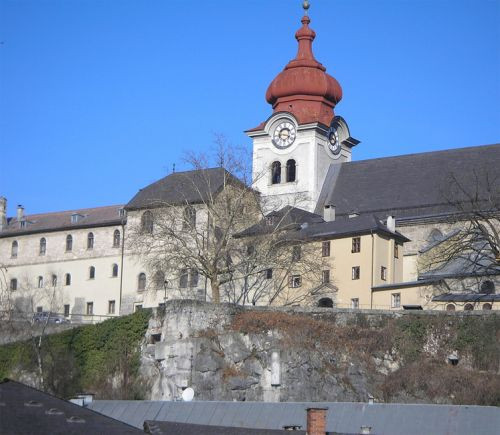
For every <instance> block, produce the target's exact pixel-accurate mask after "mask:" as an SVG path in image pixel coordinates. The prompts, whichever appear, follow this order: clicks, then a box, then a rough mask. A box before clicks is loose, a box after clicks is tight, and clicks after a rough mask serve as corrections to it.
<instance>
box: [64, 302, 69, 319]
mask: <svg viewBox="0 0 500 435" xmlns="http://www.w3.org/2000/svg"><path fill="white" fill-rule="evenodd" d="M64 317H69V305H65V306H64Z"/></svg>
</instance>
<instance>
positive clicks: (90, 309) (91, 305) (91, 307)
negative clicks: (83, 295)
mask: <svg viewBox="0 0 500 435" xmlns="http://www.w3.org/2000/svg"><path fill="white" fill-rule="evenodd" d="M93 314H94V303H93V302H87V316H92V315H93Z"/></svg>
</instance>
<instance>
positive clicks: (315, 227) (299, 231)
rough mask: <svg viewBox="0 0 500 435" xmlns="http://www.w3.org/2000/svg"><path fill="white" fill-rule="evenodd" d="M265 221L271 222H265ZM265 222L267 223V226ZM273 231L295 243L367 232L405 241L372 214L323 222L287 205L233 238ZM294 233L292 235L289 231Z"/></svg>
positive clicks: (405, 239)
mask: <svg viewBox="0 0 500 435" xmlns="http://www.w3.org/2000/svg"><path fill="white" fill-rule="evenodd" d="M268 219H273V220H271V221H269V220H268ZM269 222H270V224H268V223H269ZM276 229H278V230H280V229H283V230H289V232H288V233H287V236H289V237H291V238H293V239H296V240H307V239H336V238H341V237H349V236H351V235H358V234H366V233H369V232H371V231H372V232H374V233H377V234H386V235H388V236H390V237H395V238H397V239H398V240H400V241H402V242H407V241H408V240H409V239H407V238H406V237H405V236H403V235H402V234H400V233H399V232H397V231H395V232H393V231H391V230H390V229H389V228H387V226H386V225H385V224H384V223H382V221H381V220H380V219H378V218H377V217H376V216H373V215H364V216H356V217H353V218H347V217H340V218H338V219H335V220H334V221H330V222H325V221H324V220H323V218H322V217H321V216H320V215H318V214H315V213H310V212H308V211H305V210H301V209H299V208H295V207H290V206H286V207H284V208H282V209H281V210H278V211H274V212H271V213H269V214H268V215H266V217H265V218H264V219H262V220H261V221H260V222H259V223H257V224H255V225H253V226H251V227H249V228H247V229H246V230H244V231H242V232H240V233H238V234H237V237H249V236H256V235H262V234H268V233H270V232H272V231H275V230H276ZM290 230H291V231H290ZM294 230H295V232H293V231H294Z"/></svg>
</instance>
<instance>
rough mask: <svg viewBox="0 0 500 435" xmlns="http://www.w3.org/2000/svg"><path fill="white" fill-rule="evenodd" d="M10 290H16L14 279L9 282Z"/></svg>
mask: <svg viewBox="0 0 500 435" xmlns="http://www.w3.org/2000/svg"><path fill="white" fill-rule="evenodd" d="M10 289H11V290H17V279H16V278H12V279H11V280H10Z"/></svg>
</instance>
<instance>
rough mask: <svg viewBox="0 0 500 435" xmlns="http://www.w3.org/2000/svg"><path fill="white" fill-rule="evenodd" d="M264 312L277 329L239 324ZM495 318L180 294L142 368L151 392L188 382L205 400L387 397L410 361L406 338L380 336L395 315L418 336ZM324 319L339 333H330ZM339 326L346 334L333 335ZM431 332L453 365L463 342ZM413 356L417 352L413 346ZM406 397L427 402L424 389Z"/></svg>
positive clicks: (160, 316) (426, 343)
mask: <svg viewBox="0 0 500 435" xmlns="http://www.w3.org/2000/svg"><path fill="white" fill-rule="evenodd" d="M263 315H264V316H265V318H266V319H269V321H271V322H274V323H273V325H275V326H276V327H272V328H267V327H263V328H262V330H261V331H253V330H250V331H251V332H248V331H246V332H245V331H242V330H238V328H235V327H234V322H235V319H237V318H238V317H239V316H245V319H247V320H248V319H252V317H255V318H258V317H259V316H260V317H262V316H263ZM412 316H413V317H412ZM487 316H495V314H494V313H487V314H486V313H485V314H483V313H475V312H467V313H443V312H419V313H412V312H404V311H399V312H394V311H390V312H389V311H373V310H371V311H354V310H339V309H337V310H332V309H328V308H309V309H308V308H264V307H262V308H257V307H251V308H244V307H238V306H233V305H226V304H222V305H213V304H206V303H203V302H195V301H172V302H169V303H167V306H166V308H165V310H164V311H158V312H155V313H154V315H153V317H152V318H151V320H150V324H149V328H148V331H147V334H146V340H147V343H148V344H146V345H145V350H144V352H143V358H142V366H141V373H142V375H143V376H144V377H145V379H147V380H148V381H149V383H150V388H148V391H149V392H150V394H149V397H146V398H147V399H153V400H178V399H180V398H181V395H182V391H183V390H184V389H185V388H187V387H192V388H193V389H194V390H195V399H198V400H247V401H254V400H264V401H321V400H330V401H365V400H367V399H368V396H369V395H374V396H375V397H377V398H380V397H381V396H382V389H381V385H382V384H383V382H384V379H385V377H386V376H387V375H388V374H390V373H393V372H395V371H397V370H398V369H399V368H400V367H401V365H402V364H403V358H402V356H401V354H400V352H398V351H397V345H396V344H393V343H392V342H391V341H390V340H393V339H394V338H393V337H387V336H383V335H380V334H379V335H377V334H378V332H379V331H380V330H382V329H384V328H386V327H387V325H388V324H389V323H390V322H391V321H398V320H405V319H410V329H411V328H413V326H411V319H413V318H415V319H418V322H417V323H416V326H415V330H416V334H417V335H416V337H418V334H419V329H418V328H420V327H421V326H419V325H421V324H422V322H424V323H425V322H426V319H429V321H431V320H432V321H441V319H444V321H445V322H444V323H443V324H444V325H446V319H451V320H453V319H460V318H463V317H470V318H486V317H487ZM290 319H291V320H290ZM294 319H296V321H297V323H296V325H297V328H296V330H294V328H295V326H294V325H295V324H294V322H295V320H294ZM422 319H423V321H422ZM266 321H267V320H266ZM257 323H258V322H257ZM284 323H286V325H285V326H284ZM323 327H324V328H325V330H324V332H325V333H326V334H330V335H331V336H330V337H328V336H326V337H321V333H322V331H321V328H323ZM318 328H319V329H318ZM386 329H387V328H386ZM311 331H312V332H311ZM335 331H338V334H339V336H338V339H337V337H334V336H332V335H334V334H336V333H337V332H335ZM429 334H430V336H429V337H428V338H422V337H420V338H421V339H422V340H423V341H422V343H423V344H422V348H423V352H429V353H430V354H433V355H434V357H436V358H438V359H439V360H440V361H441V362H443V366H444V367H445V369H446V364H445V363H444V361H445V359H446V358H445V356H444V355H447V354H449V353H451V352H454V351H455V350H456V349H454V348H451V347H450V348H449V349H448V348H446V345H441V344H440V343H441V341H442V342H443V343H448V345H449V342H450V340H448V339H445V337H444V335H446V334H444V335H441V336H440V337H439V339H438V341H439V343H438V342H436V335H435V334H434V333H432V334H431V333H429ZM311 337H312V338H311ZM315 337H316V338H315ZM318 337H319V338H318ZM351 337H352V338H351ZM409 337H410V338H411V337H412V336H411V335H410V336H409ZM398 339H401V337H400V338H398ZM363 340H364V341H363ZM363 343H364V344H363ZM356 347H358V348H356ZM410 347H411V344H410ZM412 349H413V348H412ZM429 349H431V350H429ZM408 355H410V357H411V353H409V352H408ZM460 357H461V358H462V355H460ZM467 358H468V357H466V356H465V355H463V361H461V364H463V365H464V366H467V365H468V368H469V369H472V365H471V364H469V362H467V361H468V359H467ZM407 362H408V361H407ZM410 362H411V361H410ZM450 367H451V366H450ZM472 370H473V369H472ZM421 399H422V398H421ZM399 400H403V401H404V400H409V401H419V399H418V398H415V397H412V398H408V397H407V398H406V399H405V398H404V397H403V398H400V399H399ZM424 401H425V400H424Z"/></svg>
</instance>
